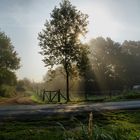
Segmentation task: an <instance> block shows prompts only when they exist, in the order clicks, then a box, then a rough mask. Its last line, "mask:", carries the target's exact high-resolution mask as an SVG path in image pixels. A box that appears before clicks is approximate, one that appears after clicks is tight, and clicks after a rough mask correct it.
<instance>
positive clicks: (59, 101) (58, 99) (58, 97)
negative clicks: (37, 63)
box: [58, 89, 61, 102]
mask: <svg viewBox="0 0 140 140" xmlns="http://www.w3.org/2000/svg"><path fill="white" fill-rule="evenodd" d="M60 100H61V99H60V89H59V90H58V102H60Z"/></svg>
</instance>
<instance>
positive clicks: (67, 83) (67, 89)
mask: <svg viewBox="0 0 140 140" xmlns="http://www.w3.org/2000/svg"><path fill="white" fill-rule="evenodd" d="M66 96H67V102H69V101H70V97H69V72H68V71H67V70H66Z"/></svg>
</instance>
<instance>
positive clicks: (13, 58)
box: [0, 32, 20, 95]
mask: <svg viewBox="0 0 140 140" xmlns="http://www.w3.org/2000/svg"><path fill="white" fill-rule="evenodd" d="M19 67H20V58H19V57H18V54H17V52H16V51H15V50H14V47H13V45H12V43H11V40H10V38H9V37H8V36H6V35H5V33H4V32H0V95H4V94H5V93H6V92H7V91H6V90H8V91H10V90H11V88H12V87H13V86H15V84H16V75H15V73H14V71H15V70H17V69H19Z"/></svg>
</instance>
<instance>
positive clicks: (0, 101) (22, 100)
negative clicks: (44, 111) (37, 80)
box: [0, 96, 36, 105]
mask: <svg viewBox="0 0 140 140" xmlns="http://www.w3.org/2000/svg"><path fill="white" fill-rule="evenodd" d="M17 104H19V105H20V104H21V105H22V104H23V105H31V104H32V105H33V104H36V103H35V102H34V101H33V100H32V99H31V98H29V97H24V96H16V97H12V98H0V105H17Z"/></svg>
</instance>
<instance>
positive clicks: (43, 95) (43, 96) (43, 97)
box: [42, 90, 45, 102]
mask: <svg viewBox="0 0 140 140" xmlns="http://www.w3.org/2000/svg"><path fill="white" fill-rule="evenodd" d="M42 100H43V102H44V101H45V90H43V94H42Z"/></svg>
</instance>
